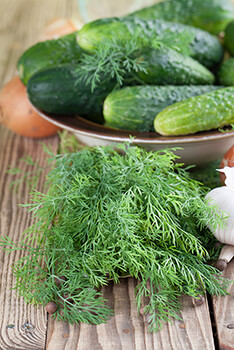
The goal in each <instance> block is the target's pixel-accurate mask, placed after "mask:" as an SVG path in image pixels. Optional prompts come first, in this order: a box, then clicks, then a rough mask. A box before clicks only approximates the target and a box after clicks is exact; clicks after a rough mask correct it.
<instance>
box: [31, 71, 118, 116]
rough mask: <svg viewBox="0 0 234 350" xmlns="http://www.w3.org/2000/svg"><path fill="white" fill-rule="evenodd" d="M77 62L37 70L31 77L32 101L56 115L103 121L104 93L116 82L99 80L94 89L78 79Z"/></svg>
mask: <svg viewBox="0 0 234 350" xmlns="http://www.w3.org/2000/svg"><path fill="white" fill-rule="evenodd" d="M75 71H76V65H64V66H60V67H52V68H48V69H45V70H41V71H39V72H37V73H35V74H34V75H33V76H32V77H31V78H30V79H29V81H28V84H27V94H28V98H29V100H30V101H31V103H32V104H33V105H34V106H35V107H37V108H38V109H40V110H42V111H43V112H46V113H49V114H56V115H67V116H69V115H75V114H77V115H80V116H84V117H86V118H87V119H90V120H93V121H95V122H102V121H103V119H102V108H103V101H104V99H105V97H106V96H107V95H108V93H110V92H111V91H112V89H113V87H114V84H113V85H111V83H110V82H109V83H108V84H105V83H103V84H99V86H98V87H97V88H96V89H95V91H94V92H91V88H90V86H86V85H84V84H83V83H77V75H76V73H75Z"/></svg>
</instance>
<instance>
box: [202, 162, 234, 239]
mask: <svg viewBox="0 0 234 350" xmlns="http://www.w3.org/2000/svg"><path fill="white" fill-rule="evenodd" d="M217 170H218V171H220V172H223V173H224V174H225V175H226V179H225V185H226V186H221V187H217V188H215V189H213V190H211V191H210V192H209V193H208V194H207V195H206V199H207V200H208V205H216V206H217V208H218V210H219V209H220V211H219V212H220V214H223V215H225V218H224V220H223V225H222V227H220V226H218V227H216V228H213V227H209V228H210V230H211V231H212V232H213V234H214V236H215V237H216V238H217V239H218V241H219V242H221V243H225V244H228V245H233V246H234V167H228V166H226V167H224V168H223V169H217Z"/></svg>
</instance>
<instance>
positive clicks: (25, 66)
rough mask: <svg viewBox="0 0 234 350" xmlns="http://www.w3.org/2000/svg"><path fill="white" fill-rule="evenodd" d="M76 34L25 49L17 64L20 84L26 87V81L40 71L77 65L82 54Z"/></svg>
mask: <svg viewBox="0 0 234 350" xmlns="http://www.w3.org/2000/svg"><path fill="white" fill-rule="evenodd" d="M77 33H78V32H77V31H76V32H74V33H71V34H67V35H64V36H62V37H60V38H58V39H52V40H46V41H43V42H39V43H37V44H35V45H33V46H31V47H30V48H29V49H27V50H26V51H25V52H24V53H23V54H22V55H21V57H20V58H19V60H18V62H17V69H18V72H19V76H20V79H21V80H22V82H23V83H24V84H25V85H27V82H28V79H29V78H30V77H31V76H32V75H33V74H34V73H36V72H38V71H39V70H41V69H44V68H50V67H53V66H58V65H61V64H65V63H70V64H73V63H77V62H78V60H79V57H80V55H81V53H82V50H81V48H80V46H79V45H78V43H77V40H76V36H77Z"/></svg>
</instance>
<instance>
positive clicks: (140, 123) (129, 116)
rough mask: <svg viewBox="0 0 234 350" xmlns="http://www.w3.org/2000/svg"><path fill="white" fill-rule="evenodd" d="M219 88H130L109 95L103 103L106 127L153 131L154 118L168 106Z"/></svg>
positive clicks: (207, 86)
mask: <svg viewBox="0 0 234 350" xmlns="http://www.w3.org/2000/svg"><path fill="white" fill-rule="evenodd" d="M218 88H221V87H220V86H214V85H203V86H201V85H200V86H131V87H125V88H122V89H120V90H115V91H112V92H111V93H110V94H109V95H108V96H107V98H106V99H105V101H104V106H103V115H104V120H105V124H106V125H107V126H109V127H113V128H116V129H124V130H134V131H154V119H155V116H156V115H157V114H158V113H159V112H160V111H162V110H163V109H165V108H166V107H167V106H169V105H171V104H173V103H175V102H178V101H182V100H185V99H187V98H189V97H191V96H196V95H201V94H204V93H206V92H209V91H214V90H217V89H218Z"/></svg>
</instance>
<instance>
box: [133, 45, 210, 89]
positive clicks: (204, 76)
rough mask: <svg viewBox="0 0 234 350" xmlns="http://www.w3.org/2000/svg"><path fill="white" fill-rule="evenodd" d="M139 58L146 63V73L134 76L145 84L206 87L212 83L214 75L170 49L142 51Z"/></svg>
mask: <svg viewBox="0 0 234 350" xmlns="http://www.w3.org/2000/svg"><path fill="white" fill-rule="evenodd" d="M141 57H142V59H143V60H145V62H146V63H147V68H146V71H147V72H146V73H144V72H143V71H141V72H140V71H139V72H138V73H136V75H137V77H138V78H140V80H141V81H142V82H144V83H145V84H151V85H167V84H170V85H207V84H212V83H213V82H214V75H213V74H212V73H211V72H210V71H209V70H208V69H207V68H205V67H204V66H202V65H201V64H200V63H199V62H197V61H195V60H194V59H192V58H191V57H189V56H184V55H181V54H180V53H179V52H177V51H175V50H172V49H170V48H167V47H161V48H160V49H153V48H148V49H144V50H143V52H142V55H141ZM135 85H136V84H135Z"/></svg>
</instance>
